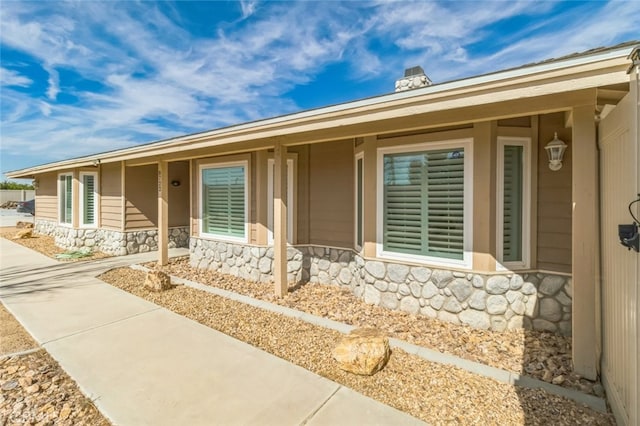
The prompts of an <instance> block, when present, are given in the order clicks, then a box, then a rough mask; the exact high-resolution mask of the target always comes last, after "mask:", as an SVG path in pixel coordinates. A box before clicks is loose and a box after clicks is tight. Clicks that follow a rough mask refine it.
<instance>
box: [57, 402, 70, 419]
mask: <svg viewBox="0 0 640 426" xmlns="http://www.w3.org/2000/svg"><path fill="white" fill-rule="evenodd" d="M70 414H71V407H70V406H69V404H64V405H63V406H62V410H60V414H59V415H58V417H59V418H60V419H61V420H65V419H67V418H68V417H69V415H70Z"/></svg>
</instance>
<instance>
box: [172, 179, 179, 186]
mask: <svg viewBox="0 0 640 426" xmlns="http://www.w3.org/2000/svg"><path fill="white" fill-rule="evenodd" d="M171 186H176V187H177V186H180V181H179V180H172V181H171Z"/></svg>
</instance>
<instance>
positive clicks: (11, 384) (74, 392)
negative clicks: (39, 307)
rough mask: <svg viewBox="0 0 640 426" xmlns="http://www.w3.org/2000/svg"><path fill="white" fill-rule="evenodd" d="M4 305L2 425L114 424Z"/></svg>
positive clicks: (0, 325) (0, 313)
mask: <svg viewBox="0 0 640 426" xmlns="http://www.w3.org/2000/svg"><path fill="white" fill-rule="evenodd" d="M37 347H38V345H37V343H36V342H34V341H33V339H32V338H31V336H30V335H29V334H28V333H27V332H26V331H25V330H24V329H23V328H22V326H21V325H20V323H18V322H17V321H16V320H15V318H13V316H12V315H11V314H10V313H9V312H8V311H7V310H6V309H5V308H4V306H2V305H1V304H0V425H3V426H4V425H16V426H17V425H25V424H37V425H61V426H62V425H97V426H108V425H109V424H110V423H109V421H107V420H106V419H105V418H104V417H103V416H102V414H100V412H99V411H98V410H97V409H96V408H95V406H94V405H93V404H92V403H91V401H90V400H89V399H88V398H86V397H85V396H84V395H83V394H82V393H81V392H80V390H79V389H78V387H77V385H76V383H75V382H74V381H73V380H72V379H71V378H70V377H69V376H68V375H67V374H66V373H65V372H64V371H63V370H62V369H61V368H60V366H59V365H58V363H57V362H56V361H55V360H53V358H51V356H50V355H49V354H48V353H47V352H46V351H44V350H39V351H37V352H33V353H29V354H25V355H14V356H7V354H12V353H16V352H19V351H25V350H28V349H35V348H37Z"/></svg>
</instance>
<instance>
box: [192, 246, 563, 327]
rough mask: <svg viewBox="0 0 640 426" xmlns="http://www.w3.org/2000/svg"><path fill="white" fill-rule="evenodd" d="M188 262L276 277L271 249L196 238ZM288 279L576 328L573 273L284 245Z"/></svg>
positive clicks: (449, 313) (499, 320)
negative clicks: (489, 268) (457, 267)
mask: <svg viewBox="0 0 640 426" xmlns="http://www.w3.org/2000/svg"><path fill="white" fill-rule="evenodd" d="M189 252H190V262H191V265H192V266H194V267H197V268H202V269H211V270H217V271H220V272H222V273H226V274H231V275H235V276H238V277H240V278H244V279H249V280H252V281H257V282H269V281H271V279H272V266H273V248H271V247H259V246H248V245H242V244H236V243H226V242H219V241H211V240H204V239H199V238H193V237H192V238H191V242H190V244H189ZM287 260H288V263H287V271H288V279H289V281H295V282H310V283H321V284H336V285H340V286H342V287H345V288H349V289H350V291H351V292H352V293H353V294H354V295H355V296H357V297H359V298H361V299H363V300H364V301H365V302H366V303H370V304H374V305H379V306H382V307H385V308H388V309H399V310H402V311H405V312H409V313H411V314H421V315H425V316H428V317H432V318H438V319H441V320H443V321H449V322H453V323H457V324H460V323H462V324H468V325H471V326H473V327H477V328H482V329H490V330H495V331H503V330H506V329H517V328H526V329H534V330H546V331H551V332H555V333H559V334H563V335H570V334H571V295H572V291H571V290H572V287H571V286H572V283H571V278H570V277H566V276H561V275H554V274H547V273H523V274H518V273H513V272H510V273H508V274H507V273H505V274H494V275H483V274H476V273H465V272H457V271H449V270H444V269H435V268H427V267H422V266H408V265H404V264H400V263H393V262H386V261H384V262H383V261H378V260H368V259H365V258H363V257H362V256H360V255H359V254H357V253H355V252H354V251H352V250H348V249H337V248H330V247H318V246H296V247H289V248H288V249H287Z"/></svg>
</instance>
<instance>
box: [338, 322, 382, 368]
mask: <svg viewBox="0 0 640 426" xmlns="http://www.w3.org/2000/svg"><path fill="white" fill-rule="evenodd" d="M389 355H390V351H389V339H388V338H387V336H386V335H385V333H384V332H383V331H381V330H378V329H375V328H359V329H356V330H353V331H352V332H351V333H350V334H348V335H347V336H344V337H343V338H342V340H341V341H340V342H339V343H338V345H337V346H336V347H335V348H334V349H333V359H335V360H336V361H337V362H338V366H339V367H340V369H342V370H344V371H348V372H350V373H354V374H360V375H363V376H371V375H373V374H375V373H377V372H378V371H380V370H382V368H383V367H384V366H385V365H386V363H387V361H388V360H389Z"/></svg>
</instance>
